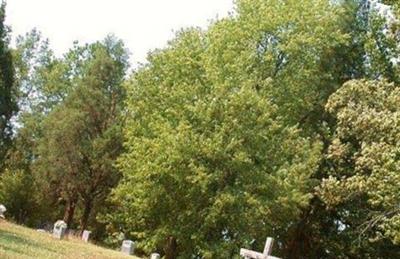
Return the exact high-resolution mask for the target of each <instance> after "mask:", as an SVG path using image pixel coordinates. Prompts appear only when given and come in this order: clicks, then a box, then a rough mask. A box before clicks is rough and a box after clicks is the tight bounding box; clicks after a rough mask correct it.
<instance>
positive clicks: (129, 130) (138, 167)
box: [110, 1, 347, 258]
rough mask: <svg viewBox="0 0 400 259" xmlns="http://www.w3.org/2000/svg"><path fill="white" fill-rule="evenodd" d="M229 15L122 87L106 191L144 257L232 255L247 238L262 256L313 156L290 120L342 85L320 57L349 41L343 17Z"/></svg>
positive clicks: (298, 202)
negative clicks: (117, 145) (120, 140)
mask: <svg viewBox="0 0 400 259" xmlns="http://www.w3.org/2000/svg"><path fill="white" fill-rule="evenodd" d="M237 13H238V14H237V16H233V17H229V18H227V19H224V20H222V21H220V22H217V23H216V24H214V25H213V26H211V28H210V29H209V31H207V32H201V31H199V30H189V31H185V32H182V33H180V34H179V35H178V37H177V38H176V39H174V40H173V41H172V42H171V43H170V45H169V46H168V47H167V48H166V49H165V50H163V51H157V52H156V53H153V54H152V55H151V56H150V57H149V64H148V65H146V66H144V67H143V68H142V69H141V70H140V71H138V72H137V73H136V74H135V76H134V78H133V79H132V80H131V82H130V83H128V91H129V92H128V97H129V98H128V102H127V109H128V121H127V125H126V130H125V136H126V139H127V140H126V143H125V146H126V148H127V153H126V154H125V155H123V156H122V157H121V159H120V160H119V167H120V169H121V171H122V172H123V174H124V178H123V180H122V182H121V184H120V185H119V186H118V188H117V189H116V190H115V193H114V200H115V202H116V203H117V204H118V205H119V207H120V208H124V209H122V210H121V211H120V213H119V214H118V213H116V214H112V215H110V217H111V218H113V219H114V220H115V222H116V225H118V224H121V225H122V226H123V228H124V230H125V231H127V232H128V233H129V235H131V236H133V237H134V238H135V239H136V240H139V241H140V247H141V248H142V249H144V250H145V251H146V252H150V251H151V250H152V249H158V250H164V252H165V253H166V254H167V256H168V257H169V258H172V257H173V256H174V252H171V250H175V249H174V242H175V241H176V242H177V251H179V253H180V255H181V256H182V257H183V258H187V257H190V256H193V255H198V256H204V257H206V258H211V257H225V258H229V257H232V256H233V255H235V254H237V251H238V248H239V246H243V245H246V244H247V245H248V244H249V243H250V241H252V240H253V239H255V240H256V241H257V242H258V245H259V246H260V247H259V249H261V246H262V242H263V240H264V238H265V235H268V234H269V235H274V236H276V237H280V239H281V240H283V239H285V238H286V237H285V232H286V231H287V229H288V228H289V227H290V226H291V224H292V222H293V221H296V219H297V218H298V216H299V213H300V209H301V208H303V207H305V206H306V205H307V204H308V201H309V198H310V197H311V190H312V189H311V188H312V186H313V185H312V183H313V180H312V179H311V175H312V174H313V173H314V172H315V170H316V169H317V164H318V162H319V154H320V152H321V148H320V145H319V144H318V141H312V140H310V139H306V138H303V137H302V136H301V133H300V132H299V130H298V129H297V128H296V126H295V124H297V123H299V122H305V121H307V119H308V116H309V114H310V113H312V112H314V111H317V110H319V109H321V107H322V105H323V104H324V98H326V96H327V95H329V93H330V92H332V91H334V90H335V89H336V87H337V86H338V85H339V84H338V83H337V80H336V78H334V79H332V77H334V75H331V74H330V72H329V71H327V70H326V68H325V67H324V66H323V63H322V62H321V59H322V58H323V57H325V55H327V54H328V53H329V52H330V51H332V49H333V48H336V47H339V46H340V45H343V44H345V43H346V39H347V37H346V36H345V35H344V34H342V32H341V31H340V26H339V25H338V23H337V22H335V19H334V18H332V17H335V16H336V15H339V14H340V13H341V10H340V9H339V8H337V7H336V6H332V5H331V4H330V3H329V2H328V1H302V2H299V1H289V2H282V1H239V2H238V7H237ZM287 14H290V16H287ZM305 17H306V18H305ZM324 96H325V97H324ZM113 219H111V220H113ZM115 230H117V229H116V228H115ZM167 240H168V242H167ZM171 240H172V241H171ZM164 246H166V247H164ZM175 252H176V251H175Z"/></svg>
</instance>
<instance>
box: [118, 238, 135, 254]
mask: <svg viewBox="0 0 400 259" xmlns="http://www.w3.org/2000/svg"><path fill="white" fill-rule="evenodd" d="M134 251H135V242H133V241H131V240H124V241H122V246H121V252H122V253H124V254H127V255H133V252H134Z"/></svg>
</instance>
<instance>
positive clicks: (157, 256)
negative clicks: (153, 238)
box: [150, 253, 160, 259]
mask: <svg viewBox="0 0 400 259" xmlns="http://www.w3.org/2000/svg"><path fill="white" fill-rule="evenodd" d="M150 259H160V254H158V253H152V254H151V256H150Z"/></svg>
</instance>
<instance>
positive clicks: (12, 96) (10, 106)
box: [0, 1, 18, 168]
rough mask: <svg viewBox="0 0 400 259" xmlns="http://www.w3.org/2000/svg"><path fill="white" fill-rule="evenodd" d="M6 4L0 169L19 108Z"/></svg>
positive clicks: (0, 30)
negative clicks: (6, 22) (12, 123)
mask: <svg viewBox="0 0 400 259" xmlns="http://www.w3.org/2000/svg"><path fill="white" fill-rule="evenodd" d="M5 9H6V3H5V2H4V1H3V2H2V3H1V6H0V168H2V164H3V160H4V158H5V155H6V153H7V150H8V148H9V147H10V145H11V136H12V125H11V121H10V120H11V118H12V116H13V115H14V114H15V113H16V111H17V109H18V107H17V103H16V90H15V84H14V67H13V61H12V55H11V50H10V49H9V47H8V43H9V28H8V27H7V26H6V25H5V24H4V20H5Z"/></svg>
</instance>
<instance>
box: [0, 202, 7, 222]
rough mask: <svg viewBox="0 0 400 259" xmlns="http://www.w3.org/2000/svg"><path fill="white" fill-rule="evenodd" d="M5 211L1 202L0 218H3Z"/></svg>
mask: <svg viewBox="0 0 400 259" xmlns="http://www.w3.org/2000/svg"><path fill="white" fill-rule="evenodd" d="M6 211H7V209H6V207H5V206H4V205H3V204H0V218H3V219H4V218H5V217H4V213H5V212H6Z"/></svg>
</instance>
